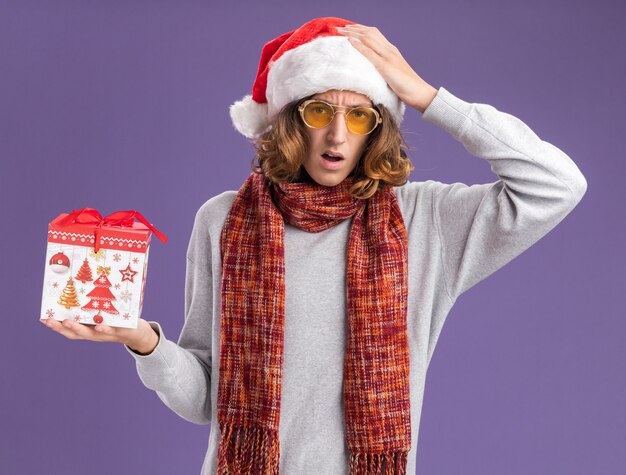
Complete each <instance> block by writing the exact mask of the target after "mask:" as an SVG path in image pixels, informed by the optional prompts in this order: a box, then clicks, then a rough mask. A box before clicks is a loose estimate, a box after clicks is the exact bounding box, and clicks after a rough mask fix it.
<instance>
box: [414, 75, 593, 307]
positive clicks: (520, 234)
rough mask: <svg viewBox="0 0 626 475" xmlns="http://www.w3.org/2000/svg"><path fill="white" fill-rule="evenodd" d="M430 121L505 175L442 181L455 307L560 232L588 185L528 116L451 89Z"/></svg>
mask: <svg viewBox="0 0 626 475" xmlns="http://www.w3.org/2000/svg"><path fill="white" fill-rule="evenodd" d="M422 119H423V120H426V121H428V122H431V123H432V124H435V125H437V126H439V127H441V128H442V129H444V130H445V131H447V132H448V133H449V134H450V135H452V137H453V138H454V139H455V140H457V141H459V142H461V143H462V144H463V147H464V148H465V149H466V150H467V151H468V152H469V153H470V154H472V155H474V156H476V157H478V158H482V159H484V160H486V161H487V162H489V164H490V165H491V170H492V171H493V172H494V173H495V174H496V175H497V176H498V178H499V179H498V181H495V182H493V183H486V184H476V185H471V186H468V185H465V184H463V183H453V184H443V183H440V182H434V186H433V188H432V189H433V194H432V213H433V217H434V220H435V224H436V227H437V231H438V233H439V237H440V241H441V244H442V246H441V249H442V256H441V258H442V262H443V275H444V280H445V285H446V290H447V293H448V297H449V298H450V300H451V301H452V302H454V301H455V300H456V299H457V298H458V297H459V296H460V295H461V294H462V293H463V292H465V291H466V290H468V289H470V288H471V287H472V286H474V285H476V284H477V283H478V282H480V281H482V280H483V279H484V278H486V277H487V276H489V275H490V274H492V273H493V272H495V271H496V270H498V269H500V268H501V267H502V266H504V265H505V264H506V263H508V262H510V261H511V260H512V259H514V258H515V257H516V256H518V255H519V254H521V253H522V252H523V251H524V250H526V249H528V248H529V247H530V246H531V245H532V244H534V243H535V242H537V241H538V240H539V239H541V237H543V236H545V235H546V234H547V233H548V232H549V231H550V230H552V229H553V228H554V227H555V226H556V225H557V224H558V223H559V222H560V221H561V220H562V219H563V218H564V217H565V216H566V215H567V214H569V212H570V211H571V210H572V209H573V208H574V207H575V206H576V205H577V204H578V202H579V201H580V200H581V199H582V197H583V195H584V194H585V191H586V189H587V181H586V180H585V177H584V176H583V174H582V173H581V172H580V170H579V169H578V167H577V166H576V164H575V163H574V162H573V161H572V160H571V159H570V158H569V157H568V156H567V155H566V154H565V153H564V152H563V151H561V150H560V149H558V148H557V147H555V146H554V145H552V144H550V143H548V142H545V141H543V140H541V139H540V138H539V137H538V136H537V135H536V134H535V133H534V132H533V131H532V130H531V129H530V128H529V127H528V126H527V125H526V124H525V123H523V122H522V121H521V120H520V119H518V118H516V117H514V116H512V115H510V114H507V113H505V112H501V111H498V110H497V109H496V108H494V107H492V106H490V105H488V104H480V103H468V102H465V101H463V100H461V99H459V98H458V97H456V96H454V95H453V94H452V93H450V92H449V91H447V90H446V89H444V88H443V87H441V88H440V89H439V90H438V92H437V95H436V96H435V98H434V100H433V101H432V102H431V104H430V105H429V106H428V108H427V109H426V110H425V111H424V113H423V115H422Z"/></svg>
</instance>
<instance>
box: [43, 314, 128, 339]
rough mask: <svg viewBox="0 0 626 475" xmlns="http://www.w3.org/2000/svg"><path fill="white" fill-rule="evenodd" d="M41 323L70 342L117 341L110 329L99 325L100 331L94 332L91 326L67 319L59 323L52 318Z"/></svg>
mask: <svg viewBox="0 0 626 475" xmlns="http://www.w3.org/2000/svg"><path fill="white" fill-rule="evenodd" d="M42 322H43V323H44V324H45V325H46V326H48V328H51V329H52V330H54V331H56V332H58V333H60V334H61V335H63V336H65V337H67V338H69V339H71V340H91V341H118V339H117V336H116V335H115V332H114V331H113V330H114V329H112V328H111V327H107V326H104V325H99V326H100V327H101V330H98V331H96V330H95V329H94V328H93V327H92V326H91V325H83V324H82V323H78V322H75V321H73V320H71V319H69V318H66V319H65V320H63V322H59V321H57V320H55V319H53V318H49V319H47V320H42Z"/></svg>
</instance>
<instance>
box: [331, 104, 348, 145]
mask: <svg viewBox="0 0 626 475" xmlns="http://www.w3.org/2000/svg"><path fill="white" fill-rule="evenodd" d="M347 136H348V127H347V125H346V117H345V113H344V112H343V111H342V112H335V117H333V120H332V122H331V123H330V124H329V126H328V140H329V141H330V142H332V143H343V142H345V141H346V138H347Z"/></svg>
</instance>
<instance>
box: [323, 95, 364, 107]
mask: <svg viewBox="0 0 626 475" xmlns="http://www.w3.org/2000/svg"><path fill="white" fill-rule="evenodd" d="M317 99H319V100H320V101H325V102H328V103H330V100H329V99H325V98H324V97H317ZM345 107H373V106H372V105H370V104H365V103H361V104H352V105H348V106H345Z"/></svg>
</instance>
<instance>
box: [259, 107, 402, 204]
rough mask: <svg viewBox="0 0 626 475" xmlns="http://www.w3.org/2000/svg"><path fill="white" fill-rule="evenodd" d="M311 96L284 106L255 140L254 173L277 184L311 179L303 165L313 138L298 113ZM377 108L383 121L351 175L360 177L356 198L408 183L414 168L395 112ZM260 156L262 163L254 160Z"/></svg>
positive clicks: (370, 136) (354, 189) (372, 134)
mask: <svg viewBox="0 0 626 475" xmlns="http://www.w3.org/2000/svg"><path fill="white" fill-rule="evenodd" d="M310 97H312V95H311V96H309V97H305V98H303V99H298V100H296V101H293V102H290V103H289V104H287V105H286V106H285V107H283V108H282V110H281V111H280V112H279V113H278V115H277V117H276V118H275V120H274V121H273V123H272V127H271V128H270V129H269V130H268V131H267V132H265V133H264V134H262V135H261V136H259V137H258V138H256V139H254V140H253V145H254V148H255V157H254V159H253V160H252V163H251V169H252V171H253V172H254V173H260V174H263V175H265V176H266V177H268V178H269V179H270V180H271V181H272V182H273V183H292V182H298V181H306V180H311V177H309V175H308V173H307V172H306V170H305V169H304V167H303V166H302V164H303V163H304V160H305V159H306V157H307V154H308V148H309V140H308V135H307V132H306V126H305V125H304V124H303V123H302V120H301V118H300V113H299V112H298V106H299V104H300V103H301V102H303V101H305V100H306V99H308V98H310ZM375 108H376V109H377V110H378V112H379V113H380V116H381V118H382V122H381V123H380V124H379V125H378V127H376V129H375V130H374V131H373V132H372V133H371V134H369V136H368V138H367V142H366V145H365V149H364V151H363V155H362V156H361V157H360V159H359V161H358V163H357V165H356V167H355V168H354V170H353V171H352V173H351V174H350V175H349V176H354V177H355V178H356V180H355V183H354V185H353V186H352V187H351V188H350V190H349V192H350V194H351V195H352V196H353V197H355V198H361V199H366V198H369V197H370V196H372V195H373V194H374V193H376V191H377V190H378V188H379V186H400V185H404V184H405V183H406V182H407V179H408V176H409V174H410V173H411V171H412V170H413V169H414V167H413V164H412V163H411V160H410V159H409V158H408V157H407V155H406V153H405V150H408V149H409V147H408V145H407V144H406V142H405V140H404V137H403V136H402V133H401V132H400V129H399V128H398V126H397V124H396V123H395V122H394V120H393V118H392V116H391V113H390V112H389V110H388V109H387V108H385V106H383V105H382V104H377V105H376V106H375ZM256 159H258V162H259V163H258V164H255V163H254V161H255V160H256Z"/></svg>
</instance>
